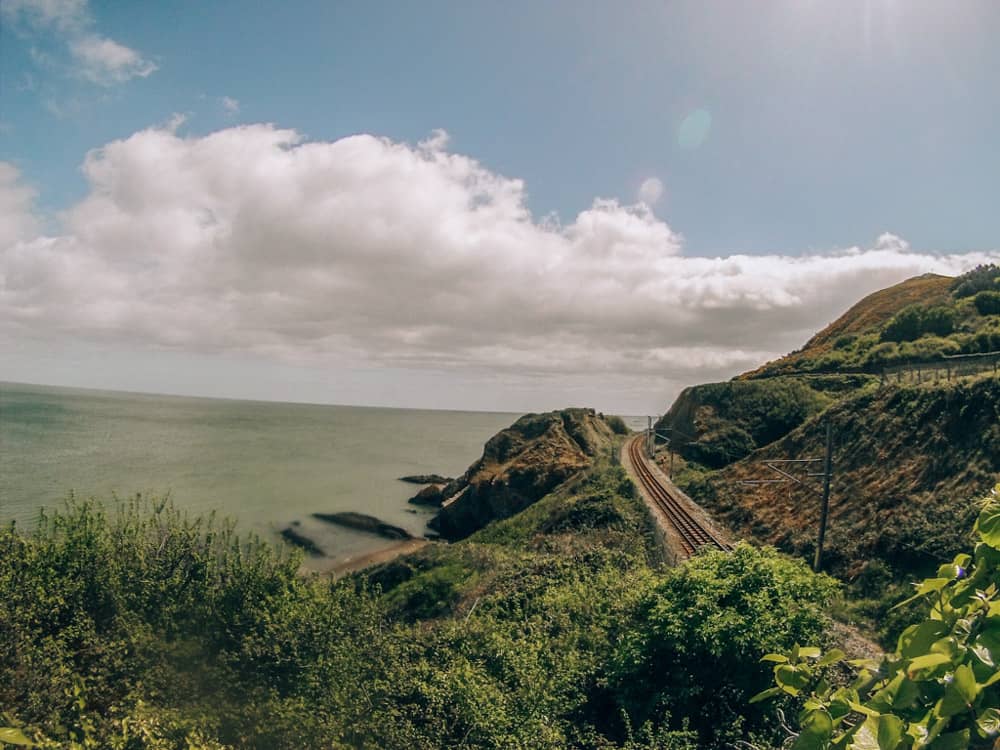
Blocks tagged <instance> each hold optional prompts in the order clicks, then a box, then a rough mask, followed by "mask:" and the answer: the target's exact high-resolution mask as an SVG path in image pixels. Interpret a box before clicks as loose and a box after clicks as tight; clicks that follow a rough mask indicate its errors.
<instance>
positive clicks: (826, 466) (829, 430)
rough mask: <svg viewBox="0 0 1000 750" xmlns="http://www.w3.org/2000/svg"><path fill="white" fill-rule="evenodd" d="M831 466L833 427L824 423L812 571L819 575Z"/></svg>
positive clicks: (828, 502) (828, 506) (828, 507)
mask: <svg viewBox="0 0 1000 750" xmlns="http://www.w3.org/2000/svg"><path fill="white" fill-rule="evenodd" d="M832 464H833V425H832V424H831V423H830V422H829V420H827V423H826V455H825V456H824V457H823V504H822V505H821V506H820V510H819V536H818V537H817V539H816V559H815V560H813V570H814V571H816V572H817V573H819V571H820V569H821V568H822V567H823V539H824V538H826V518H827V515H828V514H829V511H830V473H831V471H832Z"/></svg>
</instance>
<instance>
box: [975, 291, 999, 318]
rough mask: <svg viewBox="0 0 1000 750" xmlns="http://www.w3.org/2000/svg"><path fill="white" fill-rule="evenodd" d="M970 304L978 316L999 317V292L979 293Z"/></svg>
mask: <svg viewBox="0 0 1000 750" xmlns="http://www.w3.org/2000/svg"><path fill="white" fill-rule="evenodd" d="M972 303H973V304H974V305H975V306H976V310H977V311H978V312H979V314H980V315H1000V292H992V291H983V292H979V293H978V294H976V296H975V297H973V299H972Z"/></svg>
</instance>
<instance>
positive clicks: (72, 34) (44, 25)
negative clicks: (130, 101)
mask: <svg viewBox="0 0 1000 750" xmlns="http://www.w3.org/2000/svg"><path fill="white" fill-rule="evenodd" d="M0 15H2V18H3V20H4V21H5V23H8V24H13V25H16V26H18V27H19V28H22V29H31V30H32V31H34V32H36V33H38V32H42V31H49V30H54V31H55V33H57V34H59V35H60V36H61V37H62V38H63V40H64V41H65V43H66V49H67V50H68V52H69V55H70V58H71V60H72V65H73V67H74V69H75V72H76V73H77V74H78V75H79V76H80V77H82V78H84V79H85V80H88V81H90V82H91V83H96V84H100V85H102V86H111V85H115V84H120V83H124V82H125V81H128V80H130V79H132V78H145V77H147V76H149V75H151V74H152V73H153V72H154V71H156V69H157V66H156V65H155V64H154V63H153V62H151V61H149V60H147V59H145V58H144V57H143V56H142V55H141V54H140V53H139V52H137V51H136V50H134V49H132V48H130V47H126V46H125V45H124V44H121V43H120V42H117V41H115V40H114V39H109V38H107V37H104V36H101V35H100V34H96V33H94V32H93V30H92V29H93V26H94V20H93V17H92V16H91V14H90V10H89V8H88V5H87V2H86V0H2V4H0ZM31 52H32V55H33V56H34V58H35V60H36V62H37V63H38V64H39V65H41V66H43V67H50V68H52V67H58V64H57V61H56V60H55V58H53V57H52V55H49V54H47V53H42V52H40V51H38V50H36V49H35V48H34V47H33V48H32V49H31ZM40 56H41V57H40Z"/></svg>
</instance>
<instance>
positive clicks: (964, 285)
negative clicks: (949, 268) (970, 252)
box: [951, 263, 1000, 299]
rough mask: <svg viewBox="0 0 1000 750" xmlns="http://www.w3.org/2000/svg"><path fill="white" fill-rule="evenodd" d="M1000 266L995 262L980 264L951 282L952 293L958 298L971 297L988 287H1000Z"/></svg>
mask: <svg viewBox="0 0 1000 750" xmlns="http://www.w3.org/2000/svg"><path fill="white" fill-rule="evenodd" d="M998 280H1000V266H997V265H995V264H993V263H987V264H984V265H979V266H976V267H975V268H973V269H972V270H971V271H967V272H966V273H963V274H962V275H961V276H959V277H957V278H956V279H955V280H954V281H953V282H951V293H952V295H954V296H955V297H956V298H959V299H960V298H962V297H971V296H973V295H974V294H976V293H977V292H981V291H983V290H986V289H1000V281H998Z"/></svg>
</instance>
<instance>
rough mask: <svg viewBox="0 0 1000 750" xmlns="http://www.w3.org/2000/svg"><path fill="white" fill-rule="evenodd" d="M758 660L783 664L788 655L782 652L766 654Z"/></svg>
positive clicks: (786, 660)
mask: <svg viewBox="0 0 1000 750" xmlns="http://www.w3.org/2000/svg"><path fill="white" fill-rule="evenodd" d="M760 660H761V661H773V662H776V663H778V664H785V663H787V662H788V657H787V656H785V655H784V654H766V655H765V656H762V657H760Z"/></svg>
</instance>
